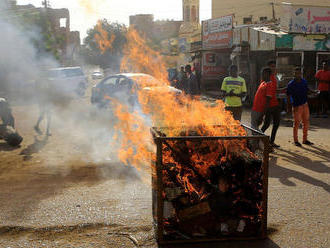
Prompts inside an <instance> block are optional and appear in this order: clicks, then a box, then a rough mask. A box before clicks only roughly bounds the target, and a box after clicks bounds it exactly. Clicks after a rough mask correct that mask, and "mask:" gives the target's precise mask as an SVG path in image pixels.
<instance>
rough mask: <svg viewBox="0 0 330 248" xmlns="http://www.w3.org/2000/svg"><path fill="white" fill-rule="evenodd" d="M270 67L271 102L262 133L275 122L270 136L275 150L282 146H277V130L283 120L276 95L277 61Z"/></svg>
mask: <svg viewBox="0 0 330 248" xmlns="http://www.w3.org/2000/svg"><path fill="white" fill-rule="evenodd" d="M268 66H269V68H270V69H271V71H272V74H271V76H270V80H271V82H270V85H269V89H268V94H267V95H269V96H270V97H271V99H270V102H269V108H268V109H267V110H266V113H265V121H264V124H263V126H262V128H261V131H262V132H263V133H264V132H265V131H266V130H267V128H268V127H269V126H270V122H271V120H273V129H272V134H271V136H270V145H271V146H272V147H273V148H279V147H280V146H279V145H277V144H275V137H276V133H277V129H278V127H279V126H280V120H281V108H280V105H279V103H278V100H277V97H276V93H277V80H276V62H275V61H273V60H272V61H269V62H268Z"/></svg>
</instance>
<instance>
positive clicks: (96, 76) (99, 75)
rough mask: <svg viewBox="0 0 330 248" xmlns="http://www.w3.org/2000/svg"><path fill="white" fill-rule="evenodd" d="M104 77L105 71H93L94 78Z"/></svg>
mask: <svg viewBox="0 0 330 248" xmlns="http://www.w3.org/2000/svg"><path fill="white" fill-rule="evenodd" d="M103 77H104V75H103V73H102V72H100V71H94V72H93V73H92V79H94V80H96V79H102V78H103Z"/></svg>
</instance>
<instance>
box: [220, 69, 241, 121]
mask: <svg viewBox="0 0 330 248" xmlns="http://www.w3.org/2000/svg"><path fill="white" fill-rule="evenodd" d="M246 92H247V90H246V84H245V80H244V78H242V77H240V76H238V68H237V66H236V65H231V66H230V67H229V77H226V78H225V79H224V80H223V82H222V85H221V93H222V95H223V96H224V97H225V104H226V110H228V111H230V112H231V113H232V114H233V117H234V119H235V120H238V121H241V117H242V111H243V107H242V97H244V96H246Z"/></svg>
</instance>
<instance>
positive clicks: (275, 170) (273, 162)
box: [269, 153, 330, 192]
mask: <svg viewBox="0 0 330 248" xmlns="http://www.w3.org/2000/svg"><path fill="white" fill-rule="evenodd" d="M295 155H296V153H295ZM281 156H282V154H281ZM290 159H291V158H290ZM292 159H294V158H292ZM305 159H306V158H305ZM269 163H270V167H269V176H270V177H272V178H278V179H279V180H280V182H281V183H283V184H284V185H287V186H296V184H295V183H294V182H292V181H290V178H296V179H298V180H300V181H303V182H306V183H309V184H311V185H314V186H317V187H322V188H323V189H324V190H326V191H327V192H330V185H328V184H327V183H325V182H322V181H320V180H318V179H315V178H313V177H311V176H308V175H305V174H304V173H301V172H299V171H296V170H291V169H288V168H284V167H281V166H280V165H278V164H277V157H275V156H272V157H271V158H270V161H269ZM295 163H296V164H297V165H301V164H302V163H304V162H303V160H301V158H299V161H298V163H297V161H295ZM309 166H313V165H308V169H310V168H309ZM305 167H306V168H307V166H305Z"/></svg>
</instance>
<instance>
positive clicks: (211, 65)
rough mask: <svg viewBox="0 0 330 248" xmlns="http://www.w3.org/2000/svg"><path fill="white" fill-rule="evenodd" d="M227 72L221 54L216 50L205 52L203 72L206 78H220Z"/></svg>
mask: <svg viewBox="0 0 330 248" xmlns="http://www.w3.org/2000/svg"><path fill="white" fill-rule="evenodd" d="M225 73H226V68H225V67H224V66H223V65H222V62H221V54H220V53H215V52H204V53H203V67H202V74H203V76H204V77H206V78H218V77H219V76H220V75H222V74H225Z"/></svg>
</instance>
